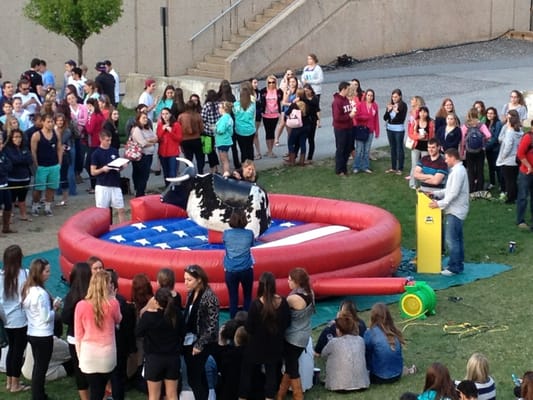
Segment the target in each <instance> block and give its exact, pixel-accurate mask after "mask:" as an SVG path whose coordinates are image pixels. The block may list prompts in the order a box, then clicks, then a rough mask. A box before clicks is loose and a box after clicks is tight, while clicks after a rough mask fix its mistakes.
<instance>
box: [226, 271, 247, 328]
mask: <svg viewBox="0 0 533 400" xmlns="http://www.w3.org/2000/svg"><path fill="white" fill-rule="evenodd" d="M224 276H225V280H226V287H227V288H228V294H229V315H230V318H233V317H234V316H235V314H237V310H238V308H239V283H240V284H241V285H242V294H243V306H242V308H243V310H244V311H248V309H249V308H250V303H251V301H252V286H253V284H254V270H253V268H248V269H246V270H244V271H235V272H230V271H226V272H225V273H224Z"/></svg>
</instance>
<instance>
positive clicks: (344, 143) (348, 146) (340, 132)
mask: <svg viewBox="0 0 533 400" xmlns="http://www.w3.org/2000/svg"><path fill="white" fill-rule="evenodd" d="M333 132H334V133H335V147H336V150H335V173H336V174H340V173H343V174H345V173H346V172H347V163H348V157H349V156H350V151H352V148H353V141H354V138H353V134H352V129H351V128H350V129H336V128H333Z"/></svg>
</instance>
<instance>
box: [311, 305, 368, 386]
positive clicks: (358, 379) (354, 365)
mask: <svg viewBox="0 0 533 400" xmlns="http://www.w3.org/2000/svg"><path fill="white" fill-rule="evenodd" d="M335 326H336V329H337V337H335V338H333V339H331V340H330V341H329V342H328V344H326V346H325V347H324V349H323V350H322V357H324V358H326V359H327V361H326V384H325V387H326V389H328V390H335V391H352V390H362V389H366V388H368V387H369V386H370V379H369V377H368V371H367V366H366V361H365V342H364V340H363V338H362V337H361V336H359V335H358V329H357V324H356V322H355V320H354V319H353V318H352V315H351V314H350V313H348V312H346V311H343V312H341V313H340V314H339V316H338V317H337V318H336V319H335Z"/></svg>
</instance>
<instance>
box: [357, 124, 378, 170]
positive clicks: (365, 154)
mask: <svg viewBox="0 0 533 400" xmlns="http://www.w3.org/2000/svg"><path fill="white" fill-rule="evenodd" d="M373 138H374V134H373V133H370V135H368V140H367V141H366V142H361V141H359V140H356V141H355V159H354V161H353V167H352V169H354V170H356V169H358V170H360V171H365V170H367V169H370V149H371V147H372V139H373Z"/></svg>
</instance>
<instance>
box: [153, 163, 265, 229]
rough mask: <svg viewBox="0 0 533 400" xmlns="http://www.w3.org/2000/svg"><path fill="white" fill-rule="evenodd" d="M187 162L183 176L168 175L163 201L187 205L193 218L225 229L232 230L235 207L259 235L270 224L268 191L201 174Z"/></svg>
mask: <svg viewBox="0 0 533 400" xmlns="http://www.w3.org/2000/svg"><path fill="white" fill-rule="evenodd" d="M178 161H182V162H183V163H185V164H186V165H187V167H186V168H185V170H184V172H183V174H182V176H179V177H177V178H167V181H168V182H170V185H169V187H168V188H167V190H166V191H165V192H164V193H163V194H162V195H161V201H162V202H164V203H169V204H173V205H176V206H178V207H181V208H183V209H184V210H186V211H187V214H188V216H189V218H190V219H191V220H193V221H194V222H196V223H197V224H198V225H200V226H203V227H204V228H207V229H210V230H213V231H218V232H222V231H224V230H226V229H228V228H229V227H230V226H229V220H230V217H231V214H232V212H233V210H235V209H242V210H244V212H245V214H246V218H247V219H248V225H247V226H246V228H247V229H250V230H252V231H253V232H254V236H255V237H258V236H259V235H261V234H262V233H263V232H265V231H266V230H267V229H268V227H269V226H270V222H271V217H270V209H269V205H268V196H267V193H266V192H265V191H264V190H263V189H262V188H261V187H260V186H258V185H257V184H255V183H251V182H247V181H239V180H235V179H226V178H223V177H222V176H220V175H215V174H206V175H198V174H197V173H196V168H195V167H194V164H193V163H192V162H191V161H189V160H187V159H184V158H179V157H178Z"/></svg>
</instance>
